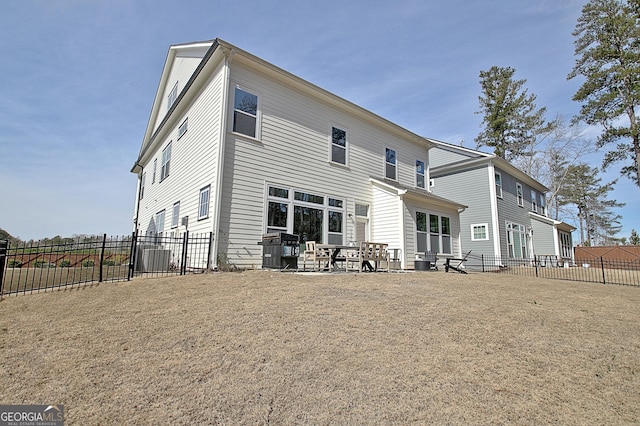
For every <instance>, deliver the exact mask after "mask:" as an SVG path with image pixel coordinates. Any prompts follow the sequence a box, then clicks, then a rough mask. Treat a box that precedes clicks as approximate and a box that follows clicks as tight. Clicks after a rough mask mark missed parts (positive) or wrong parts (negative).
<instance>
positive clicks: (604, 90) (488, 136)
mask: <svg viewBox="0 0 640 426" xmlns="http://www.w3.org/2000/svg"><path fill="white" fill-rule="evenodd" d="M572 34H573V36H574V37H575V40H574V47H575V50H574V54H575V57H576V61H575V65H574V67H573V69H572V70H571V71H570V72H569V74H568V76H567V79H569V80H570V79H574V78H578V77H581V78H583V80H584V81H583V83H582V85H581V86H580V88H579V89H578V90H577V92H576V93H575V95H574V96H573V100H574V101H576V102H580V103H581V108H580V113H579V114H578V115H576V116H575V117H572V118H570V119H568V118H566V117H561V116H556V117H555V118H554V119H553V120H547V118H546V114H547V111H546V108H545V107H540V108H538V107H537V105H536V96H535V94H533V93H529V91H528V89H526V88H525V84H526V79H516V78H515V72H516V71H515V69H513V68H511V67H498V66H493V67H491V68H490V69H489V70H485V71H480V86H481V95H480V96H479V97H478V100H479V104H480V110H479V111H478V112H477V113H478V114H482V116H483V121H482V126H483V130H482V131H481V133H480V134H478V136H477V137H476V138H475V143H476V149H479V148H481V147H483V146H485V147H490V148H493V150H494V153H495V155H497V156H499V157H501V158H504V159H505V160H507V161H509V162H510V163H512V164H513V165H515V166H516V167H519V168H520V169H521V170H522V171H524V172H525V173H527V174H528V175H530V176H531V177H533V178H535V179H536V180H538V181H539V182H541V183H542V184H544V185H545V186H547V187H548V188H549V190H550V192H549V194H548V200H547V205H548V207H549V212H550V215H551V216H552V217H553V218H554V219H557V220H559V218H560V217H563V216H570V217H573V218H576V219H577V222H578V223H579V229H580V244H582V245H609V244H613V243H627V242H630V243H632V244H637V243H638V235H637V233H636V231H635V230H633V232H632V235H631V236H630V237H629V239H628V240H627V238H626V237H622V238H618V237H616V235H617V234H618V233H619V232H620V230H621V229H622V226H621V225H620V220H621V219H622V217H621V216H620V215H618V214H615V213H614V211H613V209H615V208H618V207H623V206H624V205H625V204H624V203H621V202H618V201H616V200H610V199H609V198H608V197H609V193H610V192H611V191H612V190H613V187H614V185H615V184H616V183H617V181H618V180H617V179H615V180H613V181H612V182H605V183H603V182H602V179H601V178H600V177H598V175H599V174H600V173H601V171H606V170H607V169H609V168H610V167H611V166H612V165H614V164H621V169H620V177H621V178H624V179H630V180H631V181H632V182H634V183H635V184H636V186H640V181H639V176H640V162H639V160H640V124H639V117H638V111H639V109H640V108H639V107H640V0H590V1H589V2H588V3H587V4H586V5H585V6H584V7H583V8H582V14H581V16H580V17H579V18H578V21H577V24H576V27H575V29H574V31H573V33H572ZM585 126H595V127H597V128H599V129H601V133H600V135H599V136H598V137H597V139H596V140H595V141H593V140H587V139H586V138H585V137H584V134H585V132H584V130H585ZM602 148H606V149H608V150H607V151H606V152H605V154H604V159H603V162H602V168H601V169H599V168H597V167H591V166H590V165H588V164H586V163H584V162H583V161H582V157H583V156H584V155H587V154H591V153H594V152H595V151H596V150H598V149H602Z"/></svg>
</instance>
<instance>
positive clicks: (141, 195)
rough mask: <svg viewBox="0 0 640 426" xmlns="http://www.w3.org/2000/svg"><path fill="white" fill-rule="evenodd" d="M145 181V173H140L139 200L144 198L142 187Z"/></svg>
mask: <svg viewBox="0 0 640 426" xmlns="http://www.w3.org/2000/svg"><path fill="white" fill-rule="evenodd" d="M146 180H147V172H142V177H141V178H140V200H142V199H143V198H144V185H145V182H146Z"/></svg>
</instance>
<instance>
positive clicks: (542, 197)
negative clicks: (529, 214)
mask: <svg viewBox="0 0 640 426" xmlns="http://www.w3.org/2000/svg"><path fill="white" fill-rule="evenodd" d="M540 214H541V215H542V216H546V215H547V199H546V194H540Z"/></svg>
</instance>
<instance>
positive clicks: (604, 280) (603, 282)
mask: <svg viewBox="0 0 640 426" xmlns="http://www.w3.org/2000/svg"><path fill="white" fill-rule="evenodd" d="M600 268H601V270H602V284H606V283H607V280H606V278H605V274H604V259H603V258H602V256H600Z"/></svg>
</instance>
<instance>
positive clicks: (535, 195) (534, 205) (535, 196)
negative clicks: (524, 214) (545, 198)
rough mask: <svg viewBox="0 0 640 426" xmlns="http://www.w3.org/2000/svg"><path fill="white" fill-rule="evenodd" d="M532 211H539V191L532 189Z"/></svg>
mask: <svg viewBox="0 0 640 426" xmlns="http://www.w3.org/2000/svg"><path fill="white" fill-rule="evenodd" d="M531 211H533V212H534V213H538V193H537V192H536V191H534V190H533V189H532V190H531Z"/></svg>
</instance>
